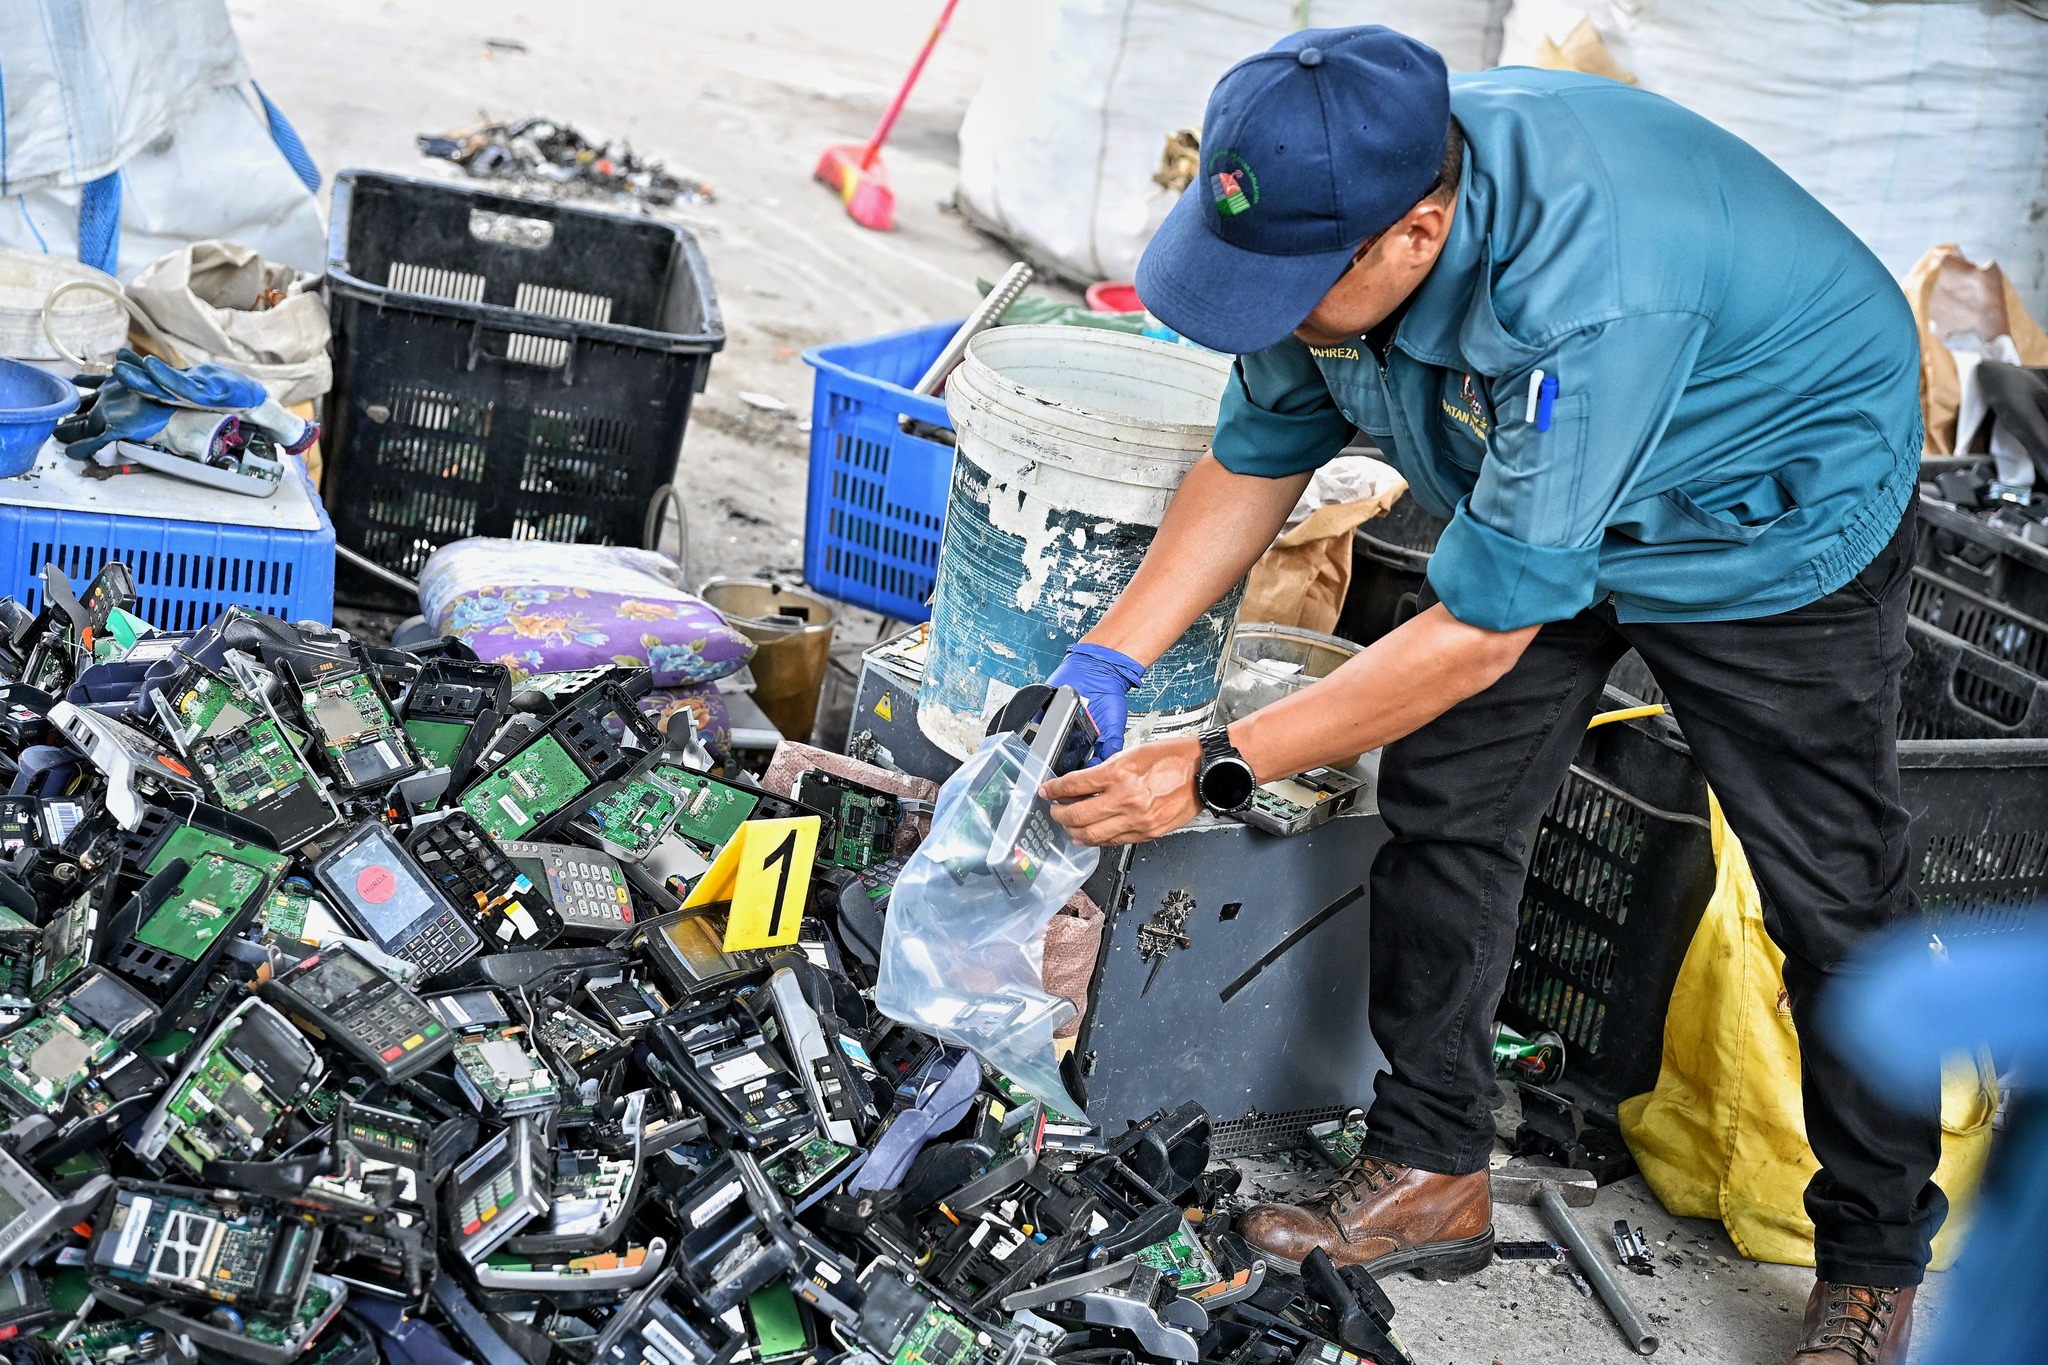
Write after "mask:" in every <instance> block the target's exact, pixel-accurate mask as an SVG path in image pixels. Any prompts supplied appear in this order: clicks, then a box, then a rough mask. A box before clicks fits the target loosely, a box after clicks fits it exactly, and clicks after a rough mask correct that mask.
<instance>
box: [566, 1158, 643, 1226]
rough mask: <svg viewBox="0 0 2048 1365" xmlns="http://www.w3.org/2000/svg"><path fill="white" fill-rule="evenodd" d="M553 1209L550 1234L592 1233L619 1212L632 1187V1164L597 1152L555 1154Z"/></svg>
mask: <svg viewBox="0 0 2048 1365" xmlns="http://www.w3.org/2000/svg"><path fill="white" fill-rule="evenodd" d="M554 1181H555V1183H554V1192H555V1203H554V1207H553V1208H552V1209H550V1210H549V1213H548V1230H549V1231H550V1232H554V1233H558V1234H563V1235H567V1234H570V1233H591V1232H596V1231H597V1230H598V1229H600V1228H602V1227H603V1226H604V1225H605V1223H606V1222H608V1221H609V1220H610V1219H611V1218H612V1217H613V1216H615V1215H616V1214H617V1213H618V1212H619V1211H620V1206H621V1205H622V1204H623V1203H624V1202H625V1198H626V1189H627V1187H628V1186H629V1185H631V1184H632V1183H633V1163H632V1162H631V1161H626V1160H622V1159H619V1158H616V1157H608V1156H600V1155H599V1154H598V1153H596V1152H590V1151H582V1152H557V1153H555V1175H554Z"/></svg>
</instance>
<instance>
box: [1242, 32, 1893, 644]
mask: <svg viewBox="0 0 2048 1365" xmlns="http://www.w3.org/2000/svg"><path fill="white" fill-rule="evenodd" d="M1451 110H1452V113H1453V114H1454V115H1455V116H1456V118H1457V119H1458V122H1459V124H1460V126H1461V127H1462V128H1463V129H1464V132H1465V137H1466V144H1467V151H1466V163H1465V176H1464V182H1463V185H1462V187H1461V189H1460V192H1459V198H1458V206H1457V213H1456V215H1455V218H1454V220H1453V224H1452V228H1451V232H1450V235H1449V237H1448V238H1447V240H1446V242H1445V244H1444V249H1443V252H1442V254H1441V256H1440V257H1439V258H1438V260H1437V262H1436V264H1435V266H1434V267H1432V269H1431V271H1430V273H1429V275H1428V277H1427V278H1426V279H1425V280H1424V281H1423V283H1422V285H1421V286H1420V287H1419V288H1418V289H1417V290H1416V292H1415V293H1414V295H1413V296H1412V297H1411V298H1410V300H1409V304H1408V308H1407V311H1406V313H1405V314H1404V315H1403V316H1402V317H1401V320H1400V322H1399V325H1398V327H1397V328H1396V329H1395V331H1394V335H1393V338H1392V341H1391V344H1390V345H1389V346H1388V347H1387V349H1386V353H1385V357H1384V359H1382V357H1381V356H1380V354H1378V353H1377V352H1376V351H1375V349H1374V348H1373V347H1372V346H1370V345H1368V344H1367V343H1366V342H1365V341H1364V340H1363V339H1362V338H1361V339H1359V340H1357V341H1354V342H1352V343H1350V344H1347V345H1341V346H1332V347H1315V348H1312V347H1309V346H1307V345H1305V344H1303V343H1302V342H1300V341H1296V340H1292V339H1290V340H1288V341H1285V342H1282V343H1281V344H1280V345H1278V346H1275V347H1273V348H1271V349H1269V350H1265V351H1260V352H1258V353H1256V354H1254V355H1247V356H1242V357H1239V360H1238V364H1237V367H1236V370H1235V372H1234V374H1233V376H1232V381H1231V383H1230V385H1229V386H1228V388H1227V389H1226V390H1225V393H1224V399H1223V407H1222V413H1221V416H1220V419H1219V420H1218V422H1217V426H1216V439H1215V444H1214V446H1213V450H1214V453H1215V455H1216V458H1217V459H1218V460H1219V461H1221V463H1222V464H1223V465H1224V466H1225V467H1226V468H1228V469H1230V470H1232V471H1233V472H1236V473H1240V474H1256V475H1265V476H1268V477H1279V476H1282V475H1286V474H1291V473H1298V472H1300V471H1303V470H1308V469H1314V468H1316V467H1317V466H1319V465H1321V464H1323V463H1325V462H1326V461H1328V460H1329V459H1330V458H1332V457H1333V456H1334V455H1335V454H1336V453H1337V452H1338V451H1339V450H1340V449H1342V448H1343V447H1344V446H1345V445H1346V444H1347V443H1348V441H1349V439H1350V436H1351V431H1352V428H1353V427H1354V426H1356V427H1359V428H1363V429H1364V430H1365V432H1366V433H1367V434H1368V435H1370V436H1372V437H1373V438H1374V439H1375V441H1377V443H1378V444H1379V446H1380V448H1381V449H1382V451H1383V452H1384V453H1385V454H1386V455H1387V457H1388V458H1389V459H1390V460H1391V461H1392V462H1393V463H1394V464H1395V465H1396V466H1397V467H1399V469H1400V470H1401V472H1402V474H1403V475H1404V476H1406V478H1407V479H1408V482H1409V486H1410V489H1411V490H1412V492H1413V494H1414V496H1415V497H1416V499H1417V500H1418V501H1419V502H1421V503H1422V505H1423V506H1424V507H1427V508H1428V509H1429V510H1431V511H1433V512H1435V513H1436V514H1437V515H1438V516H1441V517H1447V518H1449V519H1450V525H1449V526H1448V527H1447V528H1446V529H1445V531H1444V533H1443V537H1442V539H1441V540H1440V541H1439V543H1438V545H1437V550H1436V553H1435V555H1434V557H1433V558H1432V559H1431V561H1430V566H1429V578H1430V582H1431V585H1432V586H1433V587H1434V588H1435V589H1436V591H1437V595H1438V596H1439V597H1440V598H1441V599H1442V600H1443V602H1444V605H1445V606H1446V607H1448V608H1449V609H1450V611H1451V613H1452V614H1453V615H1454V616H1456V617H1457V618H1458V619H1459V620H1461V621H1465V622H1467V623H1469V624H1472V625H1478V626H1483V627H1486V628H1488V629H1492V630H1515V629H1519V628H1521V627H1524V626H1529V625H1536V624H1540V623H1542V622H1546V621H1557V620H1563V619H1565V618H1567V617H1570V616H1572V615H1574V614H1576V613H1577V612H1579V611H1581V610H1584V609H1585V608H1586V607H1588V606H1590V605H1592V604H1593V603H1595V602H1598V601H1600V600H1602V599H1603V598H1606V597H1608V596H1609V595H1610V594H1611V595H1612V597H1613V600H1614V606H1615V610H1616V612H1617V613H1618V615H1619V617H1620V619H1622V620H1624V621H1656V620H1671V621H1684V620H1731V619H1739V618H1744V617H1753V616H1763V615H1769V614H1772V613H1775V612H1781V611H1789V610H1791V609H1792V608H1794V607H1798V606H1803V605H1805V604H1806V603H1808V602H1812V601H1814V600H1816V599H1818V598H1820V597H1823V596H1825V595H1826V594H1828V593H1830V592H1833V591H1834V590H1835V589H1836V588H1839V587H1840V586H1842V584H1844V583H1845V582H1847V581H1848V580H1849V579H1850V578H1851V577H1852V576H1854V575H1855V573H1856V572H1857V571H1858V570H1860V569H1861V568H1862V567H1863V566H1864V565H1866V564H1868V563H1869V562H1870V560H1871V559H1872V558H1873V557H1874V556H1875V555H1876V553H1877V551H1878V550H1879V549H1880V548H1882V547H1883V545H1884V543H1885V541H1886V540H1887V539H1889V538H1890V535H1891V533H1892V531H1893V530H1894V529H1896V527H1897V525H1898V522H1899V518H1900V516H1901V515H1902V514H1903V512H1904V509H1905V507H1906V505H1907V502H1908V500H1909V499H1910V498H1911V496H1912V493H1913V489H1914V486H1915V484H1916V482H1917V479H1918V468H1919V459H1920V448H1921V423H1920V406H1919V350H1918V338H1917V335H1916V332H1915V328H1914V324H1913V319H1912V314H1911V312H1910V310H1909V309H1908V308H1907V306H1906V300H1905V296H1904V294H1903V293H1902V292H1901V291H1900V289H1899V286H1898V285H1897V283H1896V282H1895V281H1894V280H1893V279H1892V278H1891V276H1890V275H1889V274H1888V273H1886V271H1885V269H1884V267H1883V265H1881V264H1880V263H1879V262H1878V260H1877V258H1876V256H1874V255H1872V254H1871V252H1870V250H1869V249H1868V248H1867V247H1865V246H1864V245H1863V244H1862V243H1861V242H1860V241H1858V240H1857V238H1856V237H1855V236H1854V234H1852V233H1851V232H1850V231H1849V230H1848V229H1847V228H1846V227H1844V226H1842V224H1841V223H1840V222H1839V221H1837V220H1836V219H1835V218H1834V216H1833V215H1831V214H1830V213H1829V212H1828V211H1827V210H1826V209H1825V208H1823V207H1821V205H1820V204H1819V203H1818V202H1817V201H1816V200H1814V198H1813V197H1812V196H1811V195H1809V194H1807V193H1806V192H1805V191H1804V190H1802V189H1800V188H1799V186H1798V185H1796V184H1795V183H1793V181H1792V180H1791V179H1790V177H1788V176H1786V175H1785V174H1784V173H1783V172H1782V171H1780V170H1778V168H1777V167H1776V166H1774V165H1772V164H1771V163H1770V161H1768V160H1767V159H1765V157H1764V156H1763V155H1762V154H1761V153H1759V152H1757V151H1756V150H1755V149H1753V148H1751V147H1750V146H1749V145H1748V144H1746V143H1744V142H1742V141H1741V140H1740V139H1738V138H1736V137H1735V136H1734V135H1732V134H1730V133H1727V132H1725V131H1723V130H1722V129H1720V128H1718V127H1716V126H1715V125H1714V124H1712V123H1710V122H1708V121H1707V120H1706V119H1703V118H1701V117H1699V116H1698V115H1696V114H1693V113H1691V112H1689V111H1687V110H1685V109H1683V108H1681V107H1680V106H1678V105H1676V104H1674V103H1672V102H1670V101H1669V100H1666V99H1663V98H1661V97H1660V96H1657V95H1652V94H1649V93H1647V92H1645V91H1641V90H1636V89H1633V88H1631V87H1629V86H1625V85H1620V84H1617V83H1615V82H1613V81H1608V80H1604V79H1601V78H1599V77H1592V76H1580V75H1575V74H1568V73H1562V72H1550V71H1537V70H1532V69H1525V68H1508V69H1503V70H1498V71H1491V72H1487V73H1485V74H1482V75H1474V76H1454V77H1452V80H1451ZM1539 370H1540V371H1542V372H1543V374H1545V375H1548V376H1550V377H1551V378H1553V379H1555V380H1556V385H1557V387H1556V392H1555V398H1554V402H1553V403H1552V404H1551V405H1550V407H1549V412H1548V414H1547V420H1546V421H1544V422H1543V423H1542V425H1543V426H1544V427H1546V428H1547V429H1542V430H1539V429H1538V426H1539V423H1538V422H1537V421H1532V420H1531V416H1530V403H1529V394H1530V389H1531V384H1532V378H1533V377H1534V375H1535V372H1536V371H1539Z"/></svg>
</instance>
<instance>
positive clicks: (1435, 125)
mask: <svg viewBox="0 0 2048 1365" xmlns="http://www.w3.org/2000/svg"><path fill="white" fill-rule="evenodd" d="M1450 126H1451V88H1450V81H1449V78H1448V77H1447V76H1446V75H1445V72H1444V59H1443V58H1442V57H1440V56H1438V55H1437V53H1436V51H1435V49H1433V48H1430V47H1427V46H1425V45H1423V44H1422V43H1418V42H1416V41H1415V40H1414V39H1413V38H1410V37H1407V36H1405V35H1404V34H1400V33H1396V32H1394V31H1393V30H1392V29H1389V28H1382V27H1380V26H1379V25H1377V24H1369V25H1365V26H1363V27H1359V28H1321V29H1304V30H1302V31H1301V32H1299V33H1293V34H1289V35H1288V36H1287V37H1285V38H1282V39H1281V40H1280V41H1279V42H1277V43H1275V44H1273V46H1272V47H1270V48H1268V49H1267V50H1266V51H1264V52H1261V53H1259V54H1258V55H1257V56H1255V57H1247V58H1245V59H1244V60H1243V61H1241V62H1239V63H1238V64H1237V65H1236V66H1233V67H1231V68H1230V70H1229V71H1227V72H1225V73H1224V75H1223V79H1222V80H1220V81H1218V82H1217V83H1216V89H1215V90H1214V91H1213V92H1212V93H1211V94H1210V96H1209V108H1208V112H1207V113H1206V114H1204V115H1203V117H1202V173H1201V176H1200V178H1198V179H1197V180H1196V181H1195V182H1194V183H1193V184H1191V185H1189V186H1188V187H1187V189H1186V191H1185V192H1183V193H1182V195H1181V197H1180V202H1179V203H1178V204H1175V205H1174V206H1173V211H1172V212H1170V213H1168V214H1167V215H1166V221H1165V222H1164V223H1162V224H1160V226H1159V231H1158V233H1157V234H1156V235H1155V236H1154V237H1153V238H1152V241H1151V244H1150V245H1148V246H1147V247H1146V248H1145V255H1144V257H1143V259H1141V260H1140V261H1139V262H1138V279H1137V285H1138V297H1139V298H1141V299H1143V300H1144V302H1145V306H1146V307H1147V308H1149V309H1150V310H1151V311H1152V312H1153V313H1154V314H1155V315H1156V316H1157V317H1158V318H1159V320H1160V321H1161V322H1164V323H1165V324H1166V325H1167V326H1169V327H1171V328H1173V329H1174V330H1175V331H1176V332H1179V333H1180V334H1181V335H1182V336H1184V337H1187V338H1189V339H1190V340H1192V341H1198V342H1200V343H1201V344H1202V345H1204V346H1207V347H1210V348H1211V349H1213V350H1218V351H1225V352H1229V353H1230V354H1233V355H1249V354H1250V353H1252V352H1253V351H1262V350H1264V349H1266V348H1267V347H1268V346H1273V345H1276V344H1278V343H1279V342H1281V341H1283V340H1285V339H1286V337H1287V335H1288V333H1290V332H1292V331H1293V330H1294V329H1295V328H1296V327H1298V326H1300V325H1301V323H1302V320H1303V319H1305V318H1306V317H1308V315H1309V314H1310V313H1311V312H1312V311H1314V309H1315V306H1316V304H1317V303H1319V302H1320V301H1321V300H1322V297H1323V295H1324V294H1326V293H1328V292H1329V289H1330V286H1331V285H1333V284H1335V283H1336V282H1337V281H1338V279H1339V278H1340V277H1342V275H1343V274H1344V271H1345V270H1346V269H1347V268H1348V267H1349V265H1350V263H1351V255H1352V253H1353V252H1355V251H1356V250H1357V249H1358V247H1359V245H1360V244H1361V243H1362V242H1364V241H1365V239H1366V238H1368V237H1370V236H1372V235H1373V234H1374V233H1376V232H1381V231H1384V230H1385V229H1386V228H1387V227H1389V226H1390V225H1392V224H1393V223H1394V222H1395V221H1396V220H1397V219H1399V218H1400V217H1401V216H1402V215H1403V214H1405V213H1407V212H1408V210H1410V209H1412V208H1414V207H1415V205H1416V204H1417V203H1418V202H1419V201H1420V200H1421V198H1422V196H1423V195H1424V194H1426V193H1428V191H1429V187H1430V185H1431V184H1433V183H1434V182H1435V180H1436V173H1437V171H1438V169H1439V168H1441V167H1442V165H1443V159H1444V143H1445V140H1446V139H1447V138H1448V137H1449V135H1450Z"/></svg>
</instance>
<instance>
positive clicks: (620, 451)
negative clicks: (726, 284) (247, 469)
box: [323, 171, 725, 605]
mask: <svg viewBox="0 0 2048 1365" xmlns="http://www.w3.org/2000/svg"><path fill="white" fill-rule="evenodd" d="M327 272H328V291H329V302H330V308H331V312H332V320H333V326H334V391H333V393H332V395H331V396H330V397H329V399H328V402H327V423H328V436H327V472H326V479H325V487H324V489H323V492H324V494H325V496H326V501H327V505H328V507H329V508H330V509H331V510H332V512H333V516H334V522H335V530H336V532H337V534H338V536H339V538H340V540H341V542H342V543H343V544H345V545H348V546H349V547H351V548H353V549H355V550H358V551H360V552H361V553H363V554H365V555H367V556H369V557H370V558H371V559H373V560H376V561H377V562H378V563H380V564H382V565H384V566H385V567H386V568H389V569H392V570H395V571H396V572H398V573H401V574H404V575H406V576H407V577H416V576H417V575H418V573H419V570H420V567H421V565H423V564H424V563H425V562H426V560H427V556H428V555H430V554H432V553H433V551H434V550H435V549H436V548H437V547H439V546H441V545H444V544H447V543H448V542H449V541H452V540H459V539H461V538H462V537H464V536H502V537H510V538H513V539H523V540H556V541H582V542H588V543H600V544H623V545H638V544H639V543H640V540H641V535H642V528H643V525H644V523H645V520H646V517H647V512H648V507H649V504H650V503H651V502H652V500H653V499H654V497H655V495H656V494H657V493H658V492H659V491H660V490H661V489H662V488H663V487H664V486H665V485H666V484H667V483H668V482H669V480H670V479H671V478H672V477H673V476H674V473H675V465H676V459H677V455H678V452H679V451H680V449H681V447H682V440H683V429H684V427H685V425H686V424H687V423H688V421H689V417H690V401H691V398H692V397H693V395H695V394H697V393H700V392H702V391H703V388H704V381H705V378H706V376H707V374H708V373H709V370H710V366H711V356H712V355H713V353H715V352H716V351H718V350H719V349H720V348H721V347H722V346H724V344H725V330H724V325H723V323H722V322H721V320H720V318H719V313H718V303H717V299H716V297H715V295H714V294H713V291H712V287H711V276H710V272H709V270H708V269H707V268H706V266H705V264H704V258H703V255H702V253H701V252H700V251H699V250H698V247H697V243H696V240H695V239H694V238H693V237H692V236H691V235H690V234H689V233H688V232H687V231H685V230H684V229H682V228H680V227H677V226H675V225H674V224H670V223H663V222H659V221H656V220H653V219H648V218H629V217H624V216H621V215H618V214H611V213H600V212H595V211H593V210H590V209H582V208H571V207H567V206H565V205H560V204H546V203H535V202H531V201H528V200H523V199H512V198H507V197H505V196H502V195H496V194H489V193H485V192H481V191H477V190H471V189H466V188H463V187H460V186H452V185H443V184H438V183H435V182H432V181H425V180H414V179H410V178H407V177H403V176H394V175H383V174H379V173H376V172H372V171H344V172H342V173H341V174H340V175H339V176H337V177H336V178H335V185H334V207H333V223H332V227H331V229H330V233H329V239H328V266H327ZM348 595H349V596H361V595H362V592H361V589H360V587H356V588H351V589H350V590H349V593H348ZM374 596H375V595H374V594H373V595H372V599H373V600H372V601H371V602H369V603H366V604H372V605H382V603H381V602H376V601H375V600H374Z"/></svg>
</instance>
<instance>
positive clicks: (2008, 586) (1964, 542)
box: [1914, 501, 2048, 620]
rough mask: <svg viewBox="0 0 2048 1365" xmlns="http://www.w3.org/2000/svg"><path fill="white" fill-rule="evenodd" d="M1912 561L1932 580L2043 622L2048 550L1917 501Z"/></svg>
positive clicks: (2047, 592) (1961, 513)
mask: <svg viewBox="0 0 2048 1365" xmlns="http://www.w3.org/2000/svg"><path fill="white" fill-rule="evenodd" d="M2013 515H2017V514H2016V513H2015V514H2013ZM1914 561H1915V562H1916V563H1917V564H1919V566H1920V567H1921V568H1923V569H1926V570H1927V571H1928V572H1929V573H1931V574H1933V575H1934V576H1935V577H1937V578H1941V579H1945V580H1947V581H1948V582H1950V583H1954V584H1956V585H1958V586H1960V587H1964V588H1968V589H1970V590H1971V591H1972V592H1975V593H1977V594H1979V595H1980V596H1983V597H1986V598H1989V599H1990V600H1991V601H1993V602H1997V603H2000V604H2002V605H2004V606H2007V607H2010V608H2012V609H2013V610H2014V611H2017V612H2020V613H2022V614H2023V615H2026V616H2030V617H2034V618H2036V619H2041V620H2048V547H2044V546H2040V545H2035V544H2033V543H2031V542H2029V541H2025V540H2021V539H2020V538H2019V537H2018V536H2014V535H2008V534H2007V533H2006V532H2004V531H2001V530H1999V529H1998V528H1997V527H1995V526H1987V525H1985V524H1984V523H1983V522H1982V521H1980V520H1979V519H1978V518H1977V517H1975V516H1973V515H1971V514H1970V513H1968V512H1965V511H1962V510H1961V509H1959V508H1954V507H1948V506H1945V505H1943V504H1942V503H1938V502H1928V501H1922V502H1921V504H1920V538H1919V542H1918V548H1917V549H1916V550H1915V552H1914Z"/></svg>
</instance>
